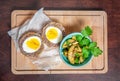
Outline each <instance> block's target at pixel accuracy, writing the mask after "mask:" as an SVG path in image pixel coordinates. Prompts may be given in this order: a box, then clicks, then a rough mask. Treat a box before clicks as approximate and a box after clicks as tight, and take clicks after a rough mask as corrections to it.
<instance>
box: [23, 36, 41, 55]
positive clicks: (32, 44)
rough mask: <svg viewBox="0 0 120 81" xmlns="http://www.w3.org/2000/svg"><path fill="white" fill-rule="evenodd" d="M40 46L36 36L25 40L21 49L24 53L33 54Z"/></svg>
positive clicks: (39, 40) (38, 38)
mask: <svg viewBox="0 0 120 81" xmlns="http://www.w3.org/2000/svg"><path fill="white" fill-rule="evenodd" d="M40 46H41V39H40V37H38V36H30V37H28V38H26V39H25V40H24V42H23V44H22V48H23V50H24V51H25V52H26V53H34V52H36V51H37V50H38V49H39V48H40Z"/></svg>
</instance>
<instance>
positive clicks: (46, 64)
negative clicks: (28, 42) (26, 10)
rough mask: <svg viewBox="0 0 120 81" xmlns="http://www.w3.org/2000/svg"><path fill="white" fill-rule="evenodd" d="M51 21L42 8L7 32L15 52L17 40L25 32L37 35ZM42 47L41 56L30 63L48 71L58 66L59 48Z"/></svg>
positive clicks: (17, 46)
mask: <svg viewBox="0 0 120 81" xmlns="http://www.w3.org/2000/svg"><path fill="white" fill-rule="evenodd" d="M51 21H52V20H51V19H50V18H49V17H48V16H46V15H45V14H44V12H43V8H41V9H40V10H38V11H37V12H36V13H35V15H34V16H33V17H32V18H31V19H29V20H27V21H26V22H25V23H24V24H23V25H22V26H19V27H15V28H14V29H11V30H10V31H8V34H9V36H11V37H12V39H13V40H14V43H15V47H16V48H17V51H19V45H18V40H19V38H20V37H21V36H22V35H23V34H24V33H25V32H27V31H30V30H33V31H36V32H37V33H41V29H42V27H44V26H45V25H46V24H47V23H49V22H51ZM44 47H45V48H44V50H43V51H42V53H41V54H39V56H38V57H37V58H35V59H34V60H33V59H31V58H30V59H31V60H32V63H33V64H36V65H37V66H38V67H39V68H42V69H44V70H48V69H50V68H52V67H53V66H56V65H58V64H59V63H60V61H61V60H60V57H59V52H58V48H59V47H56V48H55V47H50V48H49V47H48V46H47V45H46V44H44Z"/></svg>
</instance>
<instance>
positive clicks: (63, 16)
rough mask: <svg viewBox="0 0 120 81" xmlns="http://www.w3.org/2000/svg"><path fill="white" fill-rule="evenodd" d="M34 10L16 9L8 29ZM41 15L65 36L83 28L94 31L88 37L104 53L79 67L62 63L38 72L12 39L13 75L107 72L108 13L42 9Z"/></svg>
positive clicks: (29, 16)
mask: <svg viewBox="0 0 120 81" xmlns="http://www.w3.org/2000/svg"><path fill="white" fill-rule="evenodd" d="M35 12H36V10H15V11H13V12H12V14H11V28H15V27H17V26H20V25H22V24H23V23H24V22H25V21H26V20H27V19H30V18H31V17H32V16H33V15H34V13H35ZM44 13H45V14H46V15H47V16H49V17H50V19H52V20H53V21H56V22H59V23H61V24H63V26H64V27H65V30H66V31H65V32H66V34H69V33H72V32H79V31H80V30H81V29H82V28H83V27H85V26H86V25H89V26H91V27H92V29H93V35H92V36H91V38H92V40H93V41H96V42H97V44H98V46H99V47H100V48H101V49H102V50H103V54H102V55H100V56H99V57H94V58H93V59H92V61H91V62H90V63H89V64H88V65H86V66H84V67H80V68H71V67H69V66H67V65H66V64H65V63H63V62H62V63H61V64H60V65H59V66H56V67H54V68H53V69H51V70H50V71H44V70H42V69H39V68H38V67H36V66H35V65H33V64H32V63H31V61H30V60H29V58H27V57H25V56H24V55H23V54H21V53H20V52H17V51H16V48H15V45H14V42H13V40H11V58H12V61H11V62H12V63H11V64H12V65H11V68H12V72H13V73H14V74H97V73H106V72H107V70H108V53H107V49H108V48H107V14H106V13H105V12H104V11H57V10H45V11H44Z"/></svg>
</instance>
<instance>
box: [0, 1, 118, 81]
mask: <svg viewBox="0 0 120 81" xmlns="http://www.w3.org/2000/svg"><path fill="white" fill-rule="evenodd" d="M119 4H120V1H119V0H0V81H8V80H9V81H41V80H42V81H119V80H120V77H119V75H120V63H119V59H120V37H119V35H120V5H119ZM41 7H45V10H104V11H106V12H107V14H108V32H107V33H108V64H109V65H108V68H109V70H108V72H107V73H106V74H92V75H90V74H85V75H80V74H71V75H67V74H62V75H54V74H53V75H49V74H47V75H14V74H13V73H12V72H11V42H10V40H11V38H10V37H9V36H8V34H7V32H8V30H10V29H11V12H12V11H13V10H38V9H39V8H41Z"/></svg>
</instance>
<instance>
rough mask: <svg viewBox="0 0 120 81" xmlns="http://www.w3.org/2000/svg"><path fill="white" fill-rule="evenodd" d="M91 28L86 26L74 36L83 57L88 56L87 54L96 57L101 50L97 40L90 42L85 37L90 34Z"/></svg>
mask: <svg viewBox="0 0 120 81" xmlns="http://www.w3.org/2000/svg"><path fill="white" fill-rule="evenodd" d="M92 32H93V31H92V29H91V28H90V27H89V26H86V27H85V28H84V29H82V31H81V34H82V36H81V35H77V36H76V40H77V42H78V43H79V45H80V47H82V53H83V57H84V58H88V57H89V54H90V53H91V54H93V55H94V56H95V57H98V56H99V55H101V54H102V52H103V51H102V50H101V49H100V48H99V47H98V46H97V42H93V41H92V42H91V41H90V40H89V39H88V38H87V37H89V36H90V35H92Z"/></svg>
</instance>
